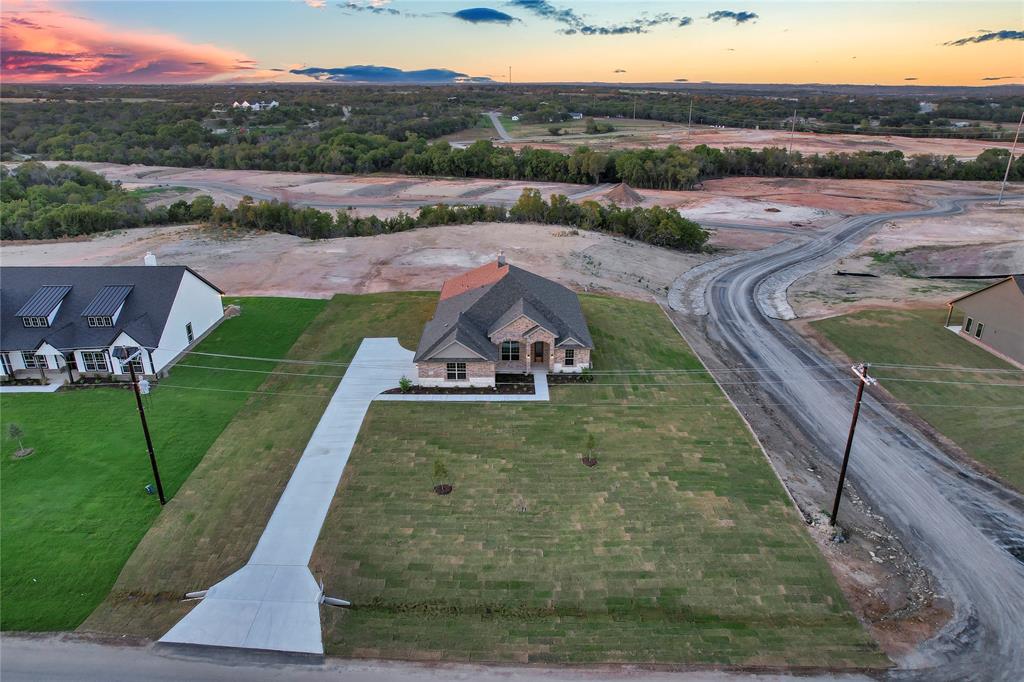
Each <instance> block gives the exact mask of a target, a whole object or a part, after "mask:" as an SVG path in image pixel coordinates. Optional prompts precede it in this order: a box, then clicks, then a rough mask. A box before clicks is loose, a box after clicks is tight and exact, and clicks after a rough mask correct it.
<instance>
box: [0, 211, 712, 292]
mask: <svg viewBox="0 0 1024 682" xmlns="http://www.w3.org/2000/svg"><path fill="white" fill-rule="evenodd" d="M499 250H504V251H505V253H506V254H507V256H508V258H509V260H510V261H511V262H512V263H515V264H517V265H520V266H522V267H524V268H527V269H529V270H531V271H533V272H536V273H538V274H540V275H543V276H546V277H551V278H554V279H556V280H558V281H560V282H563V283H564V284H566V285H568V286H571V287H573V288H575V289H578V290H581V291H593V292H607V293H615V294H619V295H624V296H629V297H631V298H643V299H647V298H650V296H651V295H652V294H663V293H664V287H667V286H668V284H669V283H670V282H671V281H672V280H673V279H674V278H675V277H676V276H677V275H678V274H679V273H680V272H684V271H686V270H688V269H689V268H691V267H693V266H694V265H696V264H697V263H700V262H703V261H704V260H706V259H707V258H709V256H706V255H696V254H687V253H682V252H679V251H670V250H668V249H662V248H658V247H654V246H649V245H647V244H641V243H638V242H633V241H629V240H626V239H621V238H617V237H612V236H609V235H604V234H598V233H594V232H584V231H580V232H575V231H572V230H566V229H565V228H561V227H557V226H551V225H520V224H504V223H499V224H487V225H451V226H444V227H433V228H428V229H420V230H413V231H410V232H402V233H398V234H391V235H379V236H376V237H351V238H342V239H328V240H323V241H309V240H307V239H301V238H299V237H292V236H290V235H283V234H271V233H247V234H229V233H224V232H220V231H216V230H211V229H204V228H200V227H197V226H194V225H189V226H177V227H162V228H141V229H137V230H131V231H125V232H118V233H111V234H106V235H101V236H97V237H95V238H93V239H89V240H81V241H63V242H52V243H45V244H41V243H22V244H19V245H12V246H4V249H3V257H4V258H3V259H4V264H5V265H137V264H141V263H142V258H143V256H144V255H145V254H146V252H152V253H154V254H156V256H157V259H158V262H160V263H162V264H166V265H171V264H182V265H190V266H192V267H193V268H195V269H196V270H198V271H199V272H201V273H202V274H203V275H205V276H207V277H209V278H210V279H211V280H213V281H214V282H216V283H217V284H218V286H220V287H221V288H222V289H224V290H225V291H227V292H229V293H231V294H236V295H252V296H258V295H275V296H312V297H324V298H326V297H329V296H331V295H332V294H334V293H337V292H343V293H371V292H379V291H408V290H437V289H440V287H441V283H442V282H443V281H444V280H445V279H447V278H448V277H451V276H452V275H455V274H457V273H460V272H463V271H465V270H466V269H469V268H472V267H475V266H477V265H481V264H483V263H485V262H487V261H488V260H491V259H493V258H494V256H495V254H497V252H498V251H499Z"/></svg>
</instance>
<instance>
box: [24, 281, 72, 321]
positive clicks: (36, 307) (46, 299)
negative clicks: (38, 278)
mask: <svg viewBox="0 0 1024 682" xmlns="http://www.w3.org/2000/svg"><path fill="white" fill-rule="evenodd" d="M69 291H71V286H70V285H68V284H47V285H45V286H41V287H39V289H37V290H36V293H34V294H32V298H30V299H28V300H27V301H25V305H23V306H21V309H20V310H18V312H16V313H15V314H14V316H15V317H49V315H50V313H52V312H53V309H54V308H56V307H57V306H59V305H60V302H61V301H63V300H64V297H65V296H67V295H68V292H69Z"/></svg>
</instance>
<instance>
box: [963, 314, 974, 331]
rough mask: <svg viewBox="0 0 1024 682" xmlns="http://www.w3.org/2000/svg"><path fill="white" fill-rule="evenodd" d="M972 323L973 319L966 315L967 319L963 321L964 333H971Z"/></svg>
mask: <svg viewBox="0 0 1024 682" xmlns="http://www.w3.org/2000/svg"><path fill="white" fill-rule="evenodd" d="M973 324H974V320H972V319H971V318H969V317H968V318H967V321H966V322H964V333H965V334H970V333H971V325H973Z"/></svg>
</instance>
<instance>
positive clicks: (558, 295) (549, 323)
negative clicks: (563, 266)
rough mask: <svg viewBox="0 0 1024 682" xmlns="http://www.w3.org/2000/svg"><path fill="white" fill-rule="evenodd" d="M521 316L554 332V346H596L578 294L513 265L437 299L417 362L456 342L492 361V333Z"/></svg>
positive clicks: (494, 355)
mask: <svg viewBox="0 0 1024 682" xmlns="http://www.w3.org/2000/svg"><path fill="white" fill-rule="evenodd" d="M520 315H526V316H527V317H529V318H530V319H531V320H533V321H534V322H536V323H537V324H538V325H540V326H542V327H544V328H545V329H549V330H550V331H551V332H552V333H554V334H555V344H556V345H558V344H560V343H562V342H563V341H567V340H568V339H575V340H576V341H577V342H579V346H582V347H584V348H593V345H594V342H593V340H592V339H591V338H590V330H589V329H588V328H587V321H586V318H584V316H583V309H582V308H581V307H580V301H579V298H578V297H577V296H576V294H575V293H574V292H573V291H572V290H570V289H568V288H566V287H564V286H562V285H561V284H558V283H557V282H552V281H551V280H549V279H545V278H543V277H540V276H538V275H535V274H533V273H532V272H527V271H526V270H523V269H522V268H517V267H515V266H513V265H510V266H508V273H507V274H506V275H505V276H504V277H502V278H501V279H499V280H498V281H496V282H494V283H492V284H487V285H484V286H481V287H478V288H476V289H472V290H470V291H467V292H465V293H462V294H458V295H456V296H452V297H450V298H445V299H443V300H441V301H440V302H438V304H437V309H436V310H435V311H434V317H433V319H431V320H430V321H429V322H428V323H427V325H426V327H424V329H423V335H422V336H421V337H420V343H419V346H418V348H417V350H416V357H415V358H414V359H415V360H416V361H417V362H418V361H420V360H423V359H424V358H426V357H429V356H431V355H433V354H434V353H435V352H437V351H438V350H440V349H442V348H444V347H445V346H447V345H448V344H450V343H451V342H452V341H453V340H457V341H459V342H460V343H462V345H464V346H466V347H467V348H469V349H470V350H472V351H474V352H476V353H477V354H479V355H480V356H482V357H484V358H486V359H488V360H497V359H498V349H497V346H495V344H493V343H491V341H490V338H489V334H491V333H493V332H495V331H497V330H498V329H500V328H501V327H503V326H505V325H506V324H508V323H509V322H512V321H513V320H515V319H516V318H517V317H519V316H520Z"/></svg>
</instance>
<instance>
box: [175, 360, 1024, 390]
mask: <svg viewBox="0 0 1024 682" xmlns="http://www.w3.org/2000/svg"><path fill="white" fill-rule="evenodd" d="M177 366H178V367H188V368H192V369H206V370H213V371H217V372H244V373H247V374H266V375H277V376H295V377H309V378H322V379H342V378H344V377H345V376H346V375H340V374H308V373H303V372H280V371H276V370H262V369H245V368H240V367H214V366H211V365H190V364H185V363H178V365H177ZM877 378H882V379H885V380H886V381H897V382H909V383H921V384H949V385H957V386H996V387H1006V388H1024V383H1013V384H1005V383H990V382H984V381H975V382H966V381H942V380H939V379H908V378H900V377H888V376H886V377H877ZM800 382H816V383H828V382H840V383H847V382H848V379H846V378H827V377H802V378H792V379H751V380H744V381H717V382H716V381H712V380H710V379H709V380H707V381H694V382H679V381H665V382H652V381H633V382H624V383H609V382H593V383H572V384H553V386H557V387H559V388H597V387H602V386H607V387H615V386H629V387H643V386H708V387H713V386H715V385H716V384H717V385H719V386H744V385H752V384H787V383H800ZM518 384H519V382H515V381H504V382H497V385H499V386H501V385H508V386H512V385H518Z"/></svg>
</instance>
